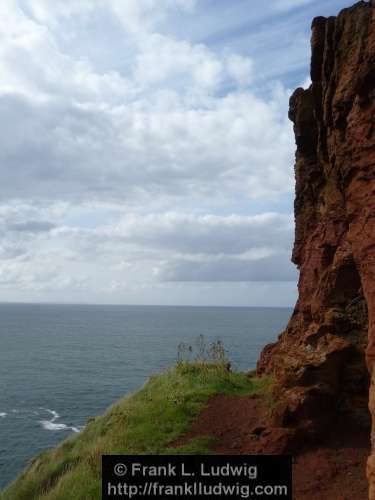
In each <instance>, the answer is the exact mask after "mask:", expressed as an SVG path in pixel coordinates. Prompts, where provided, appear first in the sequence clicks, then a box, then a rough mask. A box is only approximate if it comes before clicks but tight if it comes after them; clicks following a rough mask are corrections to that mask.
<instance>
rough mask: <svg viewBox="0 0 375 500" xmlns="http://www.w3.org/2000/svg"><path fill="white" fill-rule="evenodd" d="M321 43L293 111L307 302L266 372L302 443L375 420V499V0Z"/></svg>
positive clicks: (326, 27) (264, 359)
mask: <svg viewBox="0 0 375 500" xmlns="http://www.w3.org/2000/svg"><path fill="white" fill-rule="evenodd" d="M311 44H312V60H311V80H312V84H311V86H310V88H309V89H308V90H304V89H301V88H300V89H297V90H296V91H295V92H294V94H293V96H292V97H291V100H290V113H289V115H290V119H291V120H292V121H293V123H294V131H295V137H296V144H297V152H296V164H295V176H296V199H295V221H296V233H295V244H294V250H293V257H292V260H293V262H294V263H295V264H296V265H297V266H298V268H299V270H300V279H299V285H298V287H299V298H298V301H297V304H296V306H295V310H294V313H293V315H292V318H291V320H290V322H289V324H288V326H287V329H286V330H285V331H284V332H283V333H282V334H281V335H280V337H279V339H278V341H277V342H276V343H275V344H271V345H268V346H266V348H265V349H264V351H263V353H262V355H261V358H260V360H259V362H258V372H259V373H260V374H263V373H269V374H270V373H271V374H273V375H274V377H275V399H276V401H277V405H276V408H275V420H277V425H281V426H284V427H289V428H292V429H294V430H295V432H296V433H297V434H298V433H300V434H301V435H303V437H304V438H308V437H309V436H315V437H316V435H317V434H320V433H321V432H324V431H326V430H328V429H330V428H332V426H334V423H335V419H336V418H337V417H338V415H346V416H347V417H348V419H350V420H351V421H352V425H354V426H369V428H370V425H371V418H370V414H371V416H372V429H373V431H372V441H373V443H372V446H373V450H374V451H373V454H372V455H371V456H370V458H369V461H368V477H369V482H370V498H371V499H375V370H373V367H374V362H375V0H374V1H373V2H370V3H369V2H359V3H357V4H355V5H354V6H353V7H351V8H349V9H344V10H343V11H342V12H341V13H340V14H339V15H338V16H337V17H330V18H323V17H319V18H316V19H315V20H314V21H313V24H312V39H311ZM371 374H372V381H371ZM369 390H370V397H369ZM368 407H369V409H370V412H369V411H368Z"/></svg>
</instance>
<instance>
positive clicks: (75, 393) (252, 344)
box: [0, 304, 291, 490]
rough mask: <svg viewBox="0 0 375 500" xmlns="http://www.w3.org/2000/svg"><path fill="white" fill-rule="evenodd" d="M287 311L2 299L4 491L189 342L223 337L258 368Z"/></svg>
mask: <svg viewBox="0 0 375 500" xmlns="http://www.w3.org/2000/svg"><path fill="white" fill-rule="evenodd" d="M290 314H291V310H290V309H287V308H245V307H241V308H235V307H165V306H162V307H159V306H108V305H103V306H97V305H46V304H0V490H1V489H2V488H4V487H5V486H6V485H7V484H8V483H10V482H11V481H12V480H14V479H15V477H16V476H17V475H18V474H19V473H20V472H21V471H22V470H23V469H24V468H25V466H26V465H27V464H28V462H29V461H30V459H31V458H32V457H33V456H35V455H36V454H37V453H39V452H40V451H41V450H43V449H45V448H48V447H51V446H54V445H56V444H58V443H59V442H60V441H62V440H63V439H65V438H66V437H68V436H69V435H71V434H72V433H79V432H80V431H81V430H82V429H83V427H84V426H85V423H86V421H87V419H88V418H89V417H91V416H95V415H98V414H101V413H103V412H104V411H105V410H106V409H107V408H108V407H109V406H110V405H112V404H113V403H114V402H116V400H118V399H119V398H121V397H123V396H124V395H127V394H129V393H131V392H133V391H135V390H137V389H138V388H140V387H141V386H142V385H143V384H144V383H145V382H146V381H147V379H148V377H149V376H150V375H151V374H155V373H158V372H160V371H162V370H164V369H165V368H167V367H169V366H171V365H173V364H174V363H175V362H176V360H177V355H178V346H179V344H180V343H181V342H183V343H185V344H190V345H193V346H194V345H195V343H196V340H197V338H198V337H199V336H200V335H203V336H204V339H205V342H206V343H207V344H209V343H210V342H212V341H215V340H219V339H220V340H221V341H222V342H223V343H224V346H225V349H226V351H227V356H228V358H229V359H230V361H231V364H232V367H233V369H236V370H249V369H253V368H254V367H255V365H256V361H257V358H258V355H259V353H260V351H261V349H262V347H263V346H264V345H265V344H267V343H269V342H272V341H274V340H275V339H276V338H277V335H278V334H279V333H280V332H281V331H282V329H283V328H284V327H285V325H286V323H287V321H288V318H289V317H290Z"/></svg>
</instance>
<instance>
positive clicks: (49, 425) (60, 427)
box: [39, 408, 81, 433]
mask: <svg viewBox="0 0 375 500" xmlns="http://www.w3.org/2000/svg"><path fill="white" fill-rule="evenodd" d="M40 409H41V410H44V411H46V412H48V413H49V414H50V415H52V418H51V419H50V420H39V423H40V424H41V426H42V427H43V428H44V429H45V430H47V431H68V430H71V431H73V432H76V433H78V432H80V431H81V429H79V428H78V427H74V426H70V425H66V424H63V423H55V422H56V420H57V419H58V418H60V415H59V414H58V413H57V411H55V410H49V409H48V408H40Z"/></svg>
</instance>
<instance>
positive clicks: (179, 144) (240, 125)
mask: <svg viewBox="0 0 375 500" xmlns="http://www.w3.org/2000/svg"><path fill="white" fill-rule="evenodd" d="M351 3H352V2H351V1H350V0H349V1H345V0H268V1H267V2H265V1H263V0H262V1H261V0H53V1H51V0H1V3H0V109H1V112H0V121H1V127H0V130H1V134H0V175H1V183H0V301H22V302H26V301H27V302H31V301H32V302H41V301H42V302H46V301H51V302H85V303H86V302H92V303H120V304H181V305H184V304H193V305H242V306H246V305H264V306H267V305H269V306H287V305H292V304H293V302H294V301H295V297H296V277H297V273H296V270H295V269H294V266H293V265H292V264H291V263H290V261H289V258H290V252H291V245H292V240H293V213H292V207H293V191H294V185H293V156H294V140H293V135H292V129H291V124H290V123H289V122H288V120H287V107H288V98H289V95H290V93H291V91H292V90H293V89H294V88H295V87H297V86H301V85H307V84H308V64H309V57H310V48H309V38H310V24H311V19H312V18H313V17H314V16H316V15H331V14H335V13H337V12H338V11H339V10H340V9H341V8H343V7H346V6H348V5H350V4H351Z"/></svg>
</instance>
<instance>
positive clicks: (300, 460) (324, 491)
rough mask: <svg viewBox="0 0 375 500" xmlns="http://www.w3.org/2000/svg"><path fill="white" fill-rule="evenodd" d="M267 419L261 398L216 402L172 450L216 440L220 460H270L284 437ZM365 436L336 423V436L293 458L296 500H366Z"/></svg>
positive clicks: (227, 398)
mask: <svg viewBox="0 0 375 500" xmlns="http://www.w3.org/2000/svg"><path fill="white" fill-rule="evenodd" d="M267 425H268V413H267V409H266V407H265V404H264V402H263V401H262V400H261V399H260V398H256V397H248V396H241V397H238V396H224V395H220V396H216V397H214V398H212V399H211V400H210V402H209V404H208V406H207V408H206V409H205V410H204V411H203V412H202V413H201V415H200V416H199V418H198V419H197V420H196V421H195V422H194V424H193V425H192V427H191V429H190V430H189V432H188V433H187V434H186V435H185V436H183V438H181V439H179V440H178V441H176V442H175V443H174V444H175V445H180V444H186V443H188V442H189V441H190V439H192V438H194V437H196V436H202V435H205V436H212V437H214V438H216V440H217V445H216V447H215V451H216V452H218V453H222V454H231V455H237V454H238V455H242V454H258V453H261V454H273V453H282V452H283V450H284V449H285V442H286V438H287V436H286V431H285V430H283V429H272V430H270V429H269V428H267ZM368 441H369V431H366V430H361V429H359V430H358V429H356V428H355V426H354V425H353V424H352V423H349V422H341V423H338V424H337V426H336V427H335V433H334V434H333V435H331V436H327V437H326V438H325V439H324V441H322V442H321V443H319V445H316V446H314V447H309V448H307V449H304V450H302V451H301V452H299V453H298V454H297V455H296V456H295V457H294V466H293V484H294V498H295V500H320V499H321V500H366V499H367V481H366V474H365V467H366V460H367V456H368V454H369V442H368Z"/></svg>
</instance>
